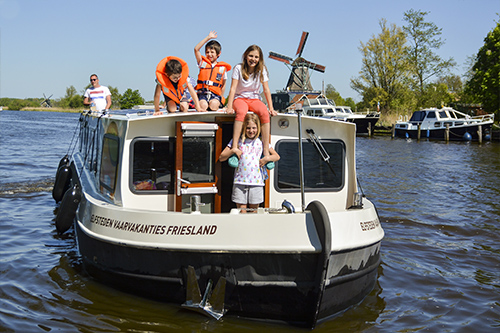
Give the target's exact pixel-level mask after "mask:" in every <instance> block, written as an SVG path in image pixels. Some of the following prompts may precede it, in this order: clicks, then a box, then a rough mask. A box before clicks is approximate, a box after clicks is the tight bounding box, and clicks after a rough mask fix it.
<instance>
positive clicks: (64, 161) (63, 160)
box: [57, 155, 69, 170]
mask: <svg viewBox="0 0 500 333" xmlns="http://www.w3.org/2000/svg"><path fill="white" fill-rule="evenodd" d="M63 165H69V157H68V155H64V157H63V158H61V160H60V161H59V165H58V166H57V170H59V168H60V167H62V166H63Z"/></svg>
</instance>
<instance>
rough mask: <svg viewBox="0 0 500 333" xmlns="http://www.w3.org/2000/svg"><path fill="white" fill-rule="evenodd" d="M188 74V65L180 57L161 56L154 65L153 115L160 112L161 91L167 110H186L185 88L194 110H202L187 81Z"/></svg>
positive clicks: (187, 107) (187, 106)
mask: <svg viewBox="0 0 500 333" xmlns="http://www.w3.org/2000/svg"><path fill="white" fill-rule="evenodd" d="M188 76H189V68H188V65H187V63H186V62H185V61H184V60H182V59H181V58H177V57H172V56H171V57H166V58H163V59H162V60H161V61H160V63H159V64H158V66H156V88H155V96H154V106H155V112H154V114H155V115H156V114H161V113H162V112H160V96H161V93H162V92H163V96H164V98H165V103H166V108H167V111H168V112H175V111H177V108H179V111H181V112H187V111H188V109H189V105H188V101H187V99H186V98H185V97H184V96H185V94H184V91H185V90H186V89H187V90H188V91H189V93H190V94H191V97H192V98H193V102H194V105H195V108H196V110H197V111H202V109H201V107H200V102H199V100H198V97H197V96H196V91H195V90H194V88H193V86H192V85H191V83H189V80H188Z"/></svg>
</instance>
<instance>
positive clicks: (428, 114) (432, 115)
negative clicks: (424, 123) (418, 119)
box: [427, 111, 436, 118]
mask: <svg viewBox="0 0 500 333" xmlns="http://www.w3.org/2000/svg"><path fill="white" fill-rule="evenodd" d="M427 118H436V112H434V111H431V112H429V113H427Z"/></svg>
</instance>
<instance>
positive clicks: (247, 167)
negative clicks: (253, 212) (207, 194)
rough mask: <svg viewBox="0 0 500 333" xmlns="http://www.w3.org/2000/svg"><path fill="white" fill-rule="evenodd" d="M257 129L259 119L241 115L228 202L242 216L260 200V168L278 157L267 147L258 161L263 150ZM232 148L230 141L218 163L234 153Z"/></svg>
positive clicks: (262, 180)
mask: <svg viewBox="0 0 500 333" xmlns="http://www.w3.org/2000/svg"><path fill="white" fill-rule="evenodd" d="M260 130H261V126H260V121H259V117H258V116H257V115H256V114H252V113H249V114H247V115H246V116H245V119H244V121H243V122H242V129H241V131H240V132H239V135H237V140H238V146H239V147H240V151H241V155H240V159H239V161H238V167H237V168H236V171H235V173H234V182H233V195H232V198H231V199H232V201H233V202H234V203H235V204H236V207H238V208H240V209H241V212H242V213H246V208H253V209H255V208H257V207H258V206H259V204H260V203H262V202H263V201H264V185H265V179H264V177H263V175H264V174H263V170H262V168H263V167H264V165H265V164H266V163H268V162H275V161H277V160H279V158H280V157H279V155H278V153H276V151H274V149H273V148H271V147H269V146H268V149H269V155H268V156H264V157H263V158H261V156H262V151H263V147H262V141H261V140H260V139H259V134H260ZM232 146H234V145H233V141H230V142H229V144H228V145H227V147H226V148H225V149H224V151H222V153H221V155H220V158H219V160H220V161H221V162H224V161H226V160H227V159H228V158H229V157H230V156H231V155H233V154H234V153H233V151H232V148H231V147H232ZM264 172H266V171H264ZM266 175H267V174H266Z"/></svg>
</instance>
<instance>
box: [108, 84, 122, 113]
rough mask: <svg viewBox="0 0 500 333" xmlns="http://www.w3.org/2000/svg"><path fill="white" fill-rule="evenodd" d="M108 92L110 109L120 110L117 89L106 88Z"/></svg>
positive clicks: (119, 96)
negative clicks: (109, 94)
mask: <svg viewBox="0 0 500 333" xmlns="http://www.w3.org/2000/svg"><path fill="white" fill-rule="evenodd" d="M108 89H109V92H110V93H111V108H112V109H120V100H121V98H122V95H120V93H119V92H118V88H116V87H112V86H108Z"/></svg>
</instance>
